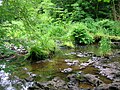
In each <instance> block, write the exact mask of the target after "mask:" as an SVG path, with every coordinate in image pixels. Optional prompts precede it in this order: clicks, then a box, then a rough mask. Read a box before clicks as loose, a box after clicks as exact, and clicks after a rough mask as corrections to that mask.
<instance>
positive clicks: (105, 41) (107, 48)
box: [99, 37, 111, 55]
mask: <svg viewBox="0 0 120 90" xmlns="http://www.w3.org/2000/svg"><path fill="white" fill-rule="evenodd" d="M99 49H100V54H101V55H107V54H110V53H111V41H110V39H109V38H106V37H103V38H102V39H101V41H100V48H99Z"/></svg>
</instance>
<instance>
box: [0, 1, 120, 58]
mask: <svg viewBox="0 0 120 90" xmlns="http://www.w3.org/2000/svg"><path fill="white" fill-rule="evenodd" d="M0 13H1V14H0V51H1V52H0V56H3V55H11V54H13V53H11V51H10V50H8V49H6V46H10V45H11V44H13V45H15V46H17V47H20V46H24V48H25V49H27V50H28V54H27V55H26V59H29V60H30V59H31V60H33V59H34V60H42V59H45V58H50V57H51V56H53V55H54V54H55V52H57V51H59V48H58V47H59V46H63V45H64V46H69V47H73V48H74V46H75V45H76V44H92V43H95V42H99V43H100V49H102V50H103V49H104V50H103V51H102V52H103V53H107V52H106V51H108V52H109V51H110V47H111V46H110V42H111V40H120V22H119V20H120V1H119V0H98V1H97V0H30V1H29V2H28V1H27V0H3V1H2V3H1V4H0Z"/></svg>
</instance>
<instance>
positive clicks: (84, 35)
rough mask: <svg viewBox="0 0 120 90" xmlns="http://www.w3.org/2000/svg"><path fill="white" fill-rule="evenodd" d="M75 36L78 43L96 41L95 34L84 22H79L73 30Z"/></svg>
mask: <svg viewBox="0 0 120 90" xmlns="http://www.w3.org/2000/svg"><path fill="white" fill-rule="evenodd" d="M72 36H73V38H74V40H75V43H76V44H90V43H92V42H94V38H93V36H92V35H91V34H90V33H89V29H88V28H87V26H86V25H85V24H83V23H79V24H78V26H77V27H75V29H74V31H73V35H72Z"/></svg>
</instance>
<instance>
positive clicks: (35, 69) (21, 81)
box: [0, 45, 119, 90]
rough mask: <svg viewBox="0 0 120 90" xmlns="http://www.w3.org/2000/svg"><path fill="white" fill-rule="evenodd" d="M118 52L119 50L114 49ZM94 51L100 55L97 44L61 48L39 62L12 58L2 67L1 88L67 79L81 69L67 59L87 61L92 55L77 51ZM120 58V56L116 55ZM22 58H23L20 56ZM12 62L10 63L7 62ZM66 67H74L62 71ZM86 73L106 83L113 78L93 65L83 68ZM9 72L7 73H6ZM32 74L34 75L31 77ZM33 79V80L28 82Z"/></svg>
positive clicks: (24, 88) (18, 88)
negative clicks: (64, 71) (68, 70)
mask: <svg viewBox="0 0 120 90" xmlns="http://www.w3.org/2000/svg"><path fill="white" fill-rule="evenodd" d="M113 51H114V52H117V51H118V50H117V49H115V50H113ZM91 52H92V53H94V54H96V55H99V50H98V46H97V45H88V46H79V47H78V48H77V50H74V49H61V53H59V54H57V55H55V56H54V58H52V59H50V60H46V61H43V62H37V63H33V64H31V63H29V62H28V61H24V60H21V62H19V60H13V61H12V60H11V61H6V62H5V63H4V65H3V63H2V65H1V67H2V68H3V70H1V71H0V90H27V87H28V86H30V85H32V81H39V82H45V81H49V80H51V79H53V78H54V77H60V78H61V79H63V80H67V78H66V76H67V75H68V74H70V73H75V72H77V71H80V69H79V68H80V67H79V66H68V65H67V64H66V63H65V60H66V59H69V60H78V61H79V62H80V63H82V62H85V61H87V60H89V59H90V58H91V56H85V57H79V56H77V53H91ZM115 58H119V57H114V58H113V59H115ZM19 59H22V58H19ZM117 60H118V59H117ZM7 62H10V64H6V63H7ZM66 68H72V69H73V71H72V72H70V73H62V72H61V70H64V69H66ZM82 71H83V72H84V73H90V74H95V75H98V76H100V79H101V80H102V81H103V82H104V83H107V84H108V83H111V80H109V79H107V78H106V77H103V76H101V75H99V73H98V70H97V69H95V68H94V67H92V66H88V67H87V68H85V69H83V70H82ZM6 72H7V73H6ZM31 76H32V77H34V80H33V78H32V79H31ZM27 80H31V82H27ZM80 88H93V86H91V85H90V84H89V83H81V84H80Z"/></svg>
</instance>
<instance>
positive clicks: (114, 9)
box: [112, 0, 117, 20]
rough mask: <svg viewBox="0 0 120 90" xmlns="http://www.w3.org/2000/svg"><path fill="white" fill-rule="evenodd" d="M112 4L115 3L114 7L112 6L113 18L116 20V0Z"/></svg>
mask: <svg viewBox="0 0 120 90" xmlns="http://www.w3.org/2000/svg"><path fill="white" fill-rule="evenodd" d="M112 4H113V7H112V11H113V18H114V20H117V14H116V8H115V3H114V0H112Z"/></svg>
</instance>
